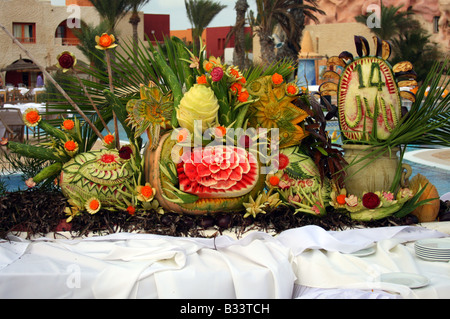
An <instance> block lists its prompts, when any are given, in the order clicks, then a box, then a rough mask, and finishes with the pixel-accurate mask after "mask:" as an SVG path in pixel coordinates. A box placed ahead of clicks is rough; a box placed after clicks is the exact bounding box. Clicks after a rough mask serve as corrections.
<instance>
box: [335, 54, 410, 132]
mask: <svg viewBox="0 0 450 319" xmlns="http://www.w3.org/2000/svg"><path fill="white" fill-rule="evenodd" d="M338 108H339V121H340V124H341V130H342V132H343V133H344V135H345V136H346V137H347V138H350V139H353V140H361V139H362V138H363V137H366V136H364V134H365V133H367V134H371V133H372V132H373V130H374V122H375V123H376V125H377V127H376V134H377V136H376V137H377V138H379V139H382V140H385V139H387V138H388V137H389V135H390V133H391V131H392V129H393V128H394V127H395V126H396V125H397V123H398V121H399V119H400V116H401V100H400V96H399V91H398V88H397V84H396V82H395V80H394V75H393V73H392V71H391V68H390V67H389V66H388V65H387V63H386V62H385V61H383V60H381V59H379V58H377V57H364V58H361V59H357V60H355V61H353V62H352V63H350V64H349V65H348V66H347V67H346V68H345V70H344V72H343V74H342V76H341V81H340V84H339V95H338Z"/></svg>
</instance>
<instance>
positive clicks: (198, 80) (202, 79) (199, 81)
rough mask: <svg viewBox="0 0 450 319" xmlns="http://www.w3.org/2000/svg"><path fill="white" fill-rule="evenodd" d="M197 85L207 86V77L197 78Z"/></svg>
mask: <svg viewBox="0 0 450 319" xmlns="http://www.w3.org/2000/svg"><path fill="white" fill-rule="evenodd" d="M197 84H206V75H202V76H199V77H197Z"/></svg>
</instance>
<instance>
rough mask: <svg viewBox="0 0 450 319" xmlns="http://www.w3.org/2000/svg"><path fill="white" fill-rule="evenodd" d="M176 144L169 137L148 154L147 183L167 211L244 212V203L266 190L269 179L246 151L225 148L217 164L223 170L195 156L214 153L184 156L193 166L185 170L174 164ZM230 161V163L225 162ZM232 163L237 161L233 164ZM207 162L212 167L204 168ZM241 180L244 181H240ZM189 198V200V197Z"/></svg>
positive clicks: (146, 159) (148, 150)
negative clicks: (186, 199) (265, 186)
mask: <svg viewBox="0 0 450 319" xmlns="http://www.w3.org/2000/svg"><path fill="white" fill-rule="evenodd" d="M176 143H177V141H174V140H171V139H170V133H167V134H165V135H164V136H162V137H161V140H160V142H159V145H158V147H157V148H156V149H155V150H152V149H150V148H148V147H147V148H146V150H145V152H144V163H145V164H144V174H145V179H146V182H148V183H150V185H152V187H154V188H155V189H156V194H155V199H157V200H158V202H159V204H160V205H161V207H163V208H164V209H165V210H166V211H173V212H177V213H185V214H192V215H202V214H213V213H217V212H240V211H242V210H244V206H243V203H245V202H248V201H249V197H250V196H252V197H255V196H256V195H257V194H258V193H259V192H260V191H261V190H262V189H263V188H264V184H265V175H263V174H260V173H259V167H260V164H259V162H258V161H255V160H254V157H252V155H251V154H248V153H247V152H246V151H245V150H244V149H241V148H236V147H231V146H230V149H227V148H225V152H223V150H224V149H223V148H222V153H221V154H222V157H218V158H217V162H216V164H217V163H218V162H220V161H221V162H220V164H221V165H218V166H219V167H220V166H221V169H220V170H217V169H218V167H217V166H211V165H213V164H212V162H211V163H210V162H209V160H208V158H203V160H202V159H201V157H200V160H199V159H198V158H197V159H196V158H195V154H197V155H198V156H199V155H208V154H210V153H209V151H213V149H208V148H206V149H202V150H201V151H198V152H199V153H195V152H194V153H187V154H189V156H188V155H186V154H183V155H184V157H183V155H181V157H180V159H181V158H184V159H185V160H186V161H185V162H186V163H189V164H186V166H187V168H185V166H184V165H183V162H182V161H181V162H179V161H177V163H175V162H173V161H172V158H173V153H174V152H175V153H177V152H178V149H177V148H176ZM222 147H223V146H222ZM216 150H217V153H218V154H219V153H220V150H219V148H217V149H216V148H214V153H213V154H214V155H216ZM211 154H212V152H211ZM244 154H245V156H244ZM192 155H193V156H194V158H192V157H191V156H192ZM227 158H228V161H224V160H223V159H227ZM231 159H233V160H235V161H234V162H232V161H233V160H231ZM178 162H179V163H178ZM191 162H193V163H191ZM204 162H206V163H210V164H209V166H208V167H204V166H201V165H200V164H203V165H204V164H205V163H204ZM247 163H248V165H247ZM180 164H181V165H180ZM191 164H192V165H191ZM228 165H229V166H228ZM205 166H206V165H205ZM238 167H239V168H238ZM197 169H198V170H197ZM164 171H166V172H173V176H172V175H171V174H170V173H169V175H170V176H172V177H169V176H168V175H167V174H166V173H164ZM212 174H215V175H214V176H212ZM240 176H242V177H241V178H240V180H238V179H239V177H240ZM189 177H190V178H191V179H192V181H191V180H190V179H189ZM199 182H200V183H203V184H200V183H199ZM213 187H216V188H213ZM183 190H184V191H183ZM187 191H189V192H190V193H188V192H187ZM180 192H181V193H182V194H180ZM186 194H187V195H188V196H185V195H186ZM177 195H179V196H177ZM181 198H183V199H184V198H188V199H189V201H185V202H183V200H181ZM192 198H194V200H192Z"/></svg>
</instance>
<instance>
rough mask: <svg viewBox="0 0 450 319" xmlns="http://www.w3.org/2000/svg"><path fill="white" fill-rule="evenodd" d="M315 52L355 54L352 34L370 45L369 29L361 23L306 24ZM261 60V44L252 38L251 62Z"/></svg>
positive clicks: (319, 53) (322, 53) (332, 54)
mask: <svg viewBox="0 0 450 319" xmlns="http://www.w3.org/2000/svg"><path fill="white" fill-rule="evenodd" d="M305 30H307V31H309V33H310V35H311V38H312V41H313V47H314V50H315V52H316V53H317V54H318V55H321V56H328V57H330V56H334V55H339V54H340V53H341V52H342V51H349V52H351V53H352V54H354V55H356V49H355V42H354V36H355V35H361V36H364V37H366V38H367V39H368V40H369V44H370V45H372V40H371V39H372V34H371V33H370V29H369V28H367V27H366V26H365V25H363V24H361V23H357V22H354V23H335V24H317V25H316V24H313V25H307V26H306V27H305ZM260 61H261V46H260V44H259V37H258V36H255V37H254V38H253V62H255V63H259V62H260Z"/></svg>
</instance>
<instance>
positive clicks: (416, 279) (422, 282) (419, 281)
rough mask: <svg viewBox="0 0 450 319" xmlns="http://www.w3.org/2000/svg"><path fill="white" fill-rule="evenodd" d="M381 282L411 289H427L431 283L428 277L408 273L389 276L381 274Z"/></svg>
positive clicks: (390, 274)
mask: <svg viewBox="0 0 450 319" xmlns="http://www.w3.org/2000/svg"><path fill="white" fill-rule="evenodd" d="M380 281H381V282H386V283H391V284H397V285H403V286H407V287H409V288H420V287H425V286H426V285H428V284H429V282H430V281H429V280H428V278H427V277H424V276H422V275H418V274H411V273H406V272H391V273H387V274H381V276H380Z"/></svg>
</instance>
